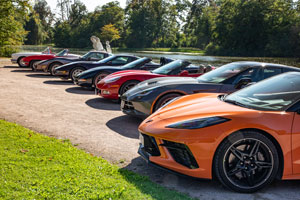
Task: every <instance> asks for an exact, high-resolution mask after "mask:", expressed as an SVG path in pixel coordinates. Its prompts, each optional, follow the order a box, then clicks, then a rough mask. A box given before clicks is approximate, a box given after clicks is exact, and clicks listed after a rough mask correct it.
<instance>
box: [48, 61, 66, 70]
mask: <svg viewBox="0 0 300 200" xmlns="http://www.w3.org/2000/svg"><path fill="white" fill-rule="evenodd" d="M56 63H57V64H61V65H63V63H62V62H59V61H54V62H52V63H49V64H48V65H47V71H49V67H50V66H51V65H54V64H56Z"/></svg>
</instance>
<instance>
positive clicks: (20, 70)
mask: <svg viewBox="0 0 300 200" xmlns="http://www.w3.org/2000/svg"><path fill="white" fill-rule="evenodd" d="M11 72H22V73H28V72H33V71H32V70H31V69H29V68H28V69H16V70H11Z"/></svg>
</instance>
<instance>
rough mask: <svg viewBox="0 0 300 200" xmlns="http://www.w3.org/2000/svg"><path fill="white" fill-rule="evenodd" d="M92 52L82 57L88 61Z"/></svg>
mask: <svg viewBox="0 0 300 200" xmlns="http://www.w3.org/2000/svg"><path fill="white" fill-rule="evenodd" d="M91 53H92V52H88V53H86V54H84V55H83V56H82V58H83V59H87V58H88V57H89V56H90V54H91Z"/></svg>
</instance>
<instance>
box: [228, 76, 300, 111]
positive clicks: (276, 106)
mask: <svg viewBox="0 0 300 200" xmlns="http://www.w3.org/2000/svg"><path fill="white" fill-rule="evenodd" d="M299 99H300V73H297V72H289V73H285V74H281V75H278V76H274V77H272V78H269V79H266V80H264V81H261V82H259V83H256V84H254V85H252V86H249V87H247V88H244V89H242V90H239V91H237V92H235V93H232V94H230V95H228V96H227V97H226V98H225V100H224V101H225V102H228V103H234V104H235V105H241V106H245V107H248V108H251V109H256V110H268V111H283V110H286V109H287V108H288V107H289V106H291V105H292V104H294V103H295V102H296V101H298V100H299Z"/></svg>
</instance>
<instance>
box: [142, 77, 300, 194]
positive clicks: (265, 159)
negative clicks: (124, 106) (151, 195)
mask: <svg viewBox="0 0 300 200" xmlns="http://www.w3.org/2000/svg"><path fill="white" fill-rule="evenodd" d="M139 131H140V133H141V134H140V140H141V144H140V148H139V154H140V155H141V156H142V157H144V158H145V159H146V160H147V161H148V162H150V163H152V164H154V165H158V166H160V167H163V168H166V169H168V170H172V171H175V172H179V173H182V174H185V175H189V176H193V177H198V178H204V179H211V178H213V177H216V178H218V180H219V181H220V182H221V183H222V184H223V185H225V186H227V187H228V188H230V189H233V190H235V191H238V192H254V191H257V190H259V189H261V188H263V187H265V186H266V185H268V184H270V183H271V182H272V181H273V180H274V179H275V178H279V179H300V73H299V72H288V73H284V74H281V75H278V76H275V77H272V78H269V79H266V80H265V81H262V82H259V83H257V84H255V85H252V86H249V87H247V88H244V89H242V90H240V91H238V92H235V93H232V94H230V95H222V94H207V93H206V94H194V95H188V96H183V97H180V98H177V99H176V100H171V101H170V102H168V103H167V104H166V105H164V106H163V107H162V108H161V109H159V110H158V111H157V112H155V113H154V114H152V115H151V116H149V117H148V118H147V119H146V120H145V121H143V123H142V124H141V125H140V127H139Z"/></svg>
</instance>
